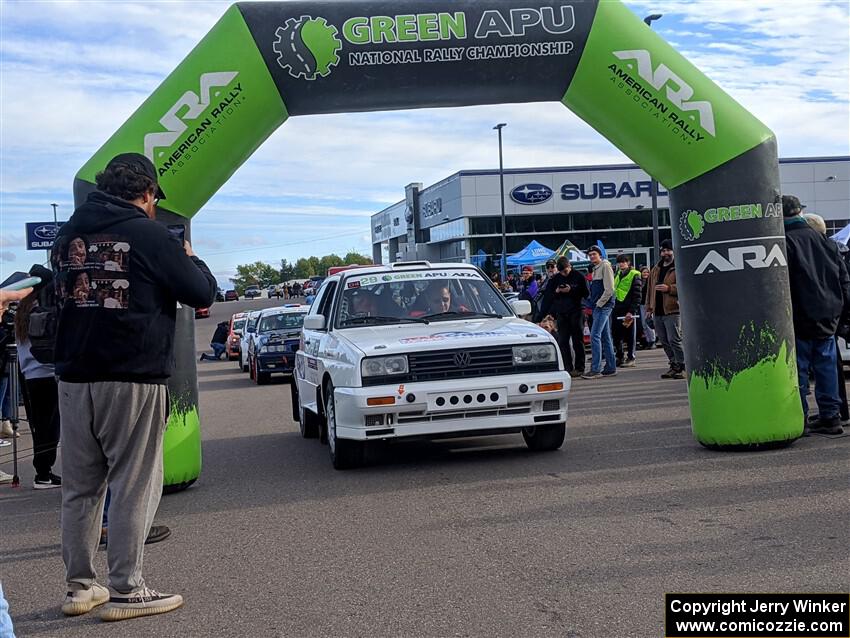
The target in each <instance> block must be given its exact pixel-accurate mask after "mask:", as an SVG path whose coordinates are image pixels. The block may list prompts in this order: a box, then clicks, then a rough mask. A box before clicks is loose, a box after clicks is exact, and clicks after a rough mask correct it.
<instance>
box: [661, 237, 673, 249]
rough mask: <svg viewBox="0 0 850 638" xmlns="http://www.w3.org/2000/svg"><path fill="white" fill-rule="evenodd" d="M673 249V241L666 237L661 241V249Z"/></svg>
mask: <svg viewBox="0 0 850 638" xmlns="http://www.w3.org/2000/svg"><path fill="white" fill-rule="evenodd" d="M665 248H666V249H667V250H673V242H672V240H670V239H664V240H662V241H661V249H662V250H663V249H665Z"/></svg>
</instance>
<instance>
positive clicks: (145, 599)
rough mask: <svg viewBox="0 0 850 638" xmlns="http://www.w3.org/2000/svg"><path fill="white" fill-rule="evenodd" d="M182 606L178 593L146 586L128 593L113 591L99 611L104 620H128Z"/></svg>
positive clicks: (181, 598)
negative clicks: (165, 591)
mask: <svg viewBox="0 0 850 638" xmlns="http://www.w3.org/2000/svg"><path fill="white" fill-rule="evenodd" d="M182 606H183V597H182V596H181V595H180V594H160V593H159V592H157V591H154V590H153V589H149V588H147V587H145V588H144V589H142V590H140V591H135V592H131V593H129V594H119V593H117V592H115V591H113V592H112V593H111V595H110V596H109V602H108V603H107V604H106V605H105V606H104V608H103V611H101V612H100V619H101V620H104V621H106V622H113V621H116V620H129V619H130V618H140V617H142V616H153V615H155V614H164V613H166V612H169V611H174V610H175V609H177V608H178V607H182Z"/></svg>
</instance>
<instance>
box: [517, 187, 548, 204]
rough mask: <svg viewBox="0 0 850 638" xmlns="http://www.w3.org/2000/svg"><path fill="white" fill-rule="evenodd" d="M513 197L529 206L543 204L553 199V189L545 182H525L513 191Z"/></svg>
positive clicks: (519, 202)
mask: <svg viewBox="0 0 850 638" xmlns="http://www.w3.org/2000/svg"><path fill="white" fill-rule="evenodd" d="M511 199H512V200H514V201H515V202H516V203H517V204H525V205H529V206H530V205H534V204H542V203H543V202H548V201H549V200H550V199H552V189H551V188H549V187H548V186H546V185H545V184H523V185H522V186H517V187H516V188H515V189H513V190H512V191H511Z"/></svg>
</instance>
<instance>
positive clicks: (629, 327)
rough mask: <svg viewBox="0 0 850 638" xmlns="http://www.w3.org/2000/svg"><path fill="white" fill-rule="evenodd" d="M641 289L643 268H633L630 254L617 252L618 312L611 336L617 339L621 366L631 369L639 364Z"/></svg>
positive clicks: (615, 284)
mask: <svg viewBox="0 0 850 638" xmlns="http://www.w3.org/2000/svg"><path fill="white" fill-rule="evenodd" d="M641 288H642V286H641V278H640V271H639V270H635V269H634V268H632V260H631V259H630V258H629V256H628V255H617V274H616V275H615V276H614V297H615V298H616V300H615V301H614V312H613V313H611V336H612V337H613V338H614V351H615V352H616V355H617V367H618V368H620V367H623V368H631V367H634V365H635V341H637V321H636V318H637V317H639V316H640V298H641V294H640V293H641ZM624 341H625V342H626V351H625V354H624V353H623V342H624Z"/></svg>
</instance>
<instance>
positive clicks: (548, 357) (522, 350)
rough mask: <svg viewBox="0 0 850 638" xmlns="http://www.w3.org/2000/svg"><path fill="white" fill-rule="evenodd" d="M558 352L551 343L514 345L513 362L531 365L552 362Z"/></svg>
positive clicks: (556, 357)
mask: <svg viewBox="0 0 850 638" xmlns="http://www.w3.org/2000/svg"><path fill="white" fill-rule="evenodd" d="M557 360H558V353H557V352H556V351H555V346H553V345H552V344H551V343H547V344H545V345H540V346H538V345H529V346H514V364H516V365H533V364H535V363H554V362H556V361H557Z"/></svg>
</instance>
